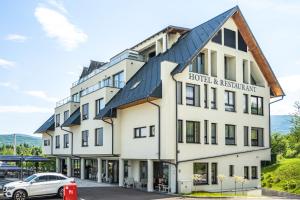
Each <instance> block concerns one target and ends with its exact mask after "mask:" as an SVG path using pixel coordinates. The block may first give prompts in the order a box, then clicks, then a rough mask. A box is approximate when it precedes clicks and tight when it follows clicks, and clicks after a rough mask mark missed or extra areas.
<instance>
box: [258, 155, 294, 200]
mask: <svg viewBox="0 0 300 200" xmlns="http://www.w3.org/2000/svg"><path fill="white" fill-rule="evenodd" d="M262 174H263V175H262V187H265V188H269V189H273V190H278V191H285V192H290V193H294V194H300V158H290V159H284V160H281V161H280V162H278V163H277V164H274V165H271V166H268V167H265V168H264V169H263V170H262Z"/></svg>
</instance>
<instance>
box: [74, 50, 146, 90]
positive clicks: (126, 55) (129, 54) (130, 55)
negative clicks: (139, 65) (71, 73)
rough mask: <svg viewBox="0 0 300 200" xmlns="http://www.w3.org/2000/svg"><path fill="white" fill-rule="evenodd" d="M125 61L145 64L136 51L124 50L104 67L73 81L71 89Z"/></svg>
mask: <svg viewBox="0 0 300 200" xmlns="http://www.w3.org/2000/svg"><path fill="white" fill-rule="evenodd" d="M125 59H130V60H136V61H141V62H145V59H144V56H142V55H140V54H139V53H138V52H136V51H132V50H129V49H126V50H125V51H123V52H121V53H119V54H117V55H116V56H114V57H112V58H111V59H110V61H109V62H108V63H106V64H105V65H103V66H102V67H100V68H99V69H96V70H94V71H93V72H91V73H90V74H88V75H86V76H84V77H82V78H80V79H79V80H78V81H75V82H74V83H73V84H72V87H75V86H76V85H78V84H80V83H82V82H84V81H86V80H88V79H90V78H91V77H93V76H95V75H97V74H99V73H101V72H102V71H104V70H106V69H108V68H110V67H112V66H113V65H115V64H117V63H119V62H121V61H123V60H125Z"/></svg>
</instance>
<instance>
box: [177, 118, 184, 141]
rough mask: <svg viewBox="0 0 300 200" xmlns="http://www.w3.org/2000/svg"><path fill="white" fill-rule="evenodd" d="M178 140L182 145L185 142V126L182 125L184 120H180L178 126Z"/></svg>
mask: <svg viewBox="0 0 300 200" xmlns="http://www.w3.org/2000/svg"><path fill="white" fill-rule="evenodd" d="M177 134H178V135H177V140H178V142H180V143H182V142H183V124H182V120H180V119H179V120H178V124H177Z"/></svg>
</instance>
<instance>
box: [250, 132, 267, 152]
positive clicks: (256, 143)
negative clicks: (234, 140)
mask: <svg viewBox="0 0 300 200" xmlns="http://www.w3.org/2000/svg"><path fill="white" fill-rule="evenodd" d="M253 133H254V134H256V139H255V138H254V139H253V138H252V136H253ZM261 140H262V141H261ZM264 142H265V141H264V129H263V128H260V127H251V146H252V147H264Z"/></svg>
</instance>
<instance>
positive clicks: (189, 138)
mask: <svg viewBox="0 0 300 200" xmlns="http://www.w3.org/2000/svg"><path fill="white" fill-rule="evenodd" d="M186 143H200V122H195V121H186Z"/></svg>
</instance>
